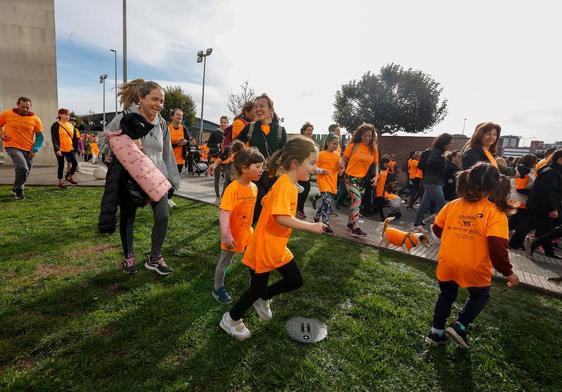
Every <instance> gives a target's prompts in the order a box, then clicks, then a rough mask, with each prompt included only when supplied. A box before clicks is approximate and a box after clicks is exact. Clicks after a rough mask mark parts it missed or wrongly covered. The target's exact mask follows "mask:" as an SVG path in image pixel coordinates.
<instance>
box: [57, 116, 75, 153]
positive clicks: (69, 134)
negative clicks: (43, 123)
mask: <svg viewBox="0 0 562 392" xmlns="http://www.w3.org/2000/svg"><path fill="white" fill-rule="evenodd" d="M57 123H58V124H59V150H60V152H70V151H73V150H74V146H73V145H72V139H73V138H74V132H77V131H76V130H75V129H74V125H72V123H69V122H62V121H57ZM77 137H78V135H77Z"/></svg>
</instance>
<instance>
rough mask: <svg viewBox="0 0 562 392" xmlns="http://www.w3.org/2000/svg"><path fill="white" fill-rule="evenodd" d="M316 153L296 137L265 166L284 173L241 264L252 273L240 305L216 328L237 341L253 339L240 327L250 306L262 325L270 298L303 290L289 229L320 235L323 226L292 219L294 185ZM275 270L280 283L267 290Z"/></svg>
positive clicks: (269, 315) (266, 203)
mask: <svg viewBox="0 0 562 392" xmlns="http://www.w3.org/2000/svg"><path fill="white" fill-rule="evenodd" d="M316 156H317V149H316V145H315V144H314V142H313V141H312V140H311V139H308V138H304V137H300V136H298V137H296V138H294V139H291V140H289V141H288V142H287V144H286V145H285V146H284V147H283V148H281V149H279V150H277V151H276V152H275V153H274V154H273V155H272V156H271V157H270V158H269V160H268V169H269V171H270V172H271V173H277V172H278V171H279V169H282V170H283V171H284V173H283V174H282V175H281V176H280V177H279V179H278V180H277V181H276V182H275V184H274V185H273V186H272V188H271V190H270V191H269V193H268V194H267V195H266V196H265V197H264V198H263V200H262V204H263V209H262V211H261V214H260V217H259V221H258V224H257V226H256V230H255V232H254V235H253V236H252V239H251V240H250V243H249V244H248V247H247V248H246V252H245V253H244V258H243V260H242V262H243V263H244V264H246V266H248V268H249V269H250V278H251V280H250V287H249V288H248V290H247V291H246V292H245V293H244V294H242V296H241V297H240V299H239V300H238V302H237V303H236V304H235V305H234V306H233V307H232V309H230V311H229V312H226V313H225V314H224V315H223V317H222V319H221V321H220V327H221V328H222V329H223V330H224V331H225V332H226V333H228V334H229V335H231V336H233V337H235V338H236V339H239V340H244V339H247V338H249V337H250V335H251V333H250V331H249V330H248V328H246V326H245V325H244V323H243V321H242V316H243V315H244V313H245V312H246V310H248V308H250V307H251V306H252V305H253V306H254V308H255V309H256V311H257V313H258V315H259V317H260V318H261V319H262V320H270V319H271V318H272V317H273V315H272V313H271V308H270V300H271V298H272V297H274V296H276V295H279V294H282V293H286V292H289V291H293V290H296V289H298V288H299V287H301V286H302V284H303V278H302V274H301V271H300V268H299V266H298V264H297V262H296V261H295V259H294V257H293V254H292V253H291V251H290V250H289V249H288V248H287V242H288V241H289V237H290V236H291V231H292V229H297V230H305V231H310V232H312V233H317V234H320V233H322V232H323V231H324V229H325V225H324V224H323V223H320V222H318V223H309V222H305V221H301V220H298V219H296V218H295V214H296V212H297V195H298V191H297V183H298V181H299V180H300V181H306V180H308V179H309V178H310V174H312V172H313V171H314V164H315V162H316ZM273 270H278V271H279V272H280V273H281V275H282V276H283V279H281V280H279V281H277V282H275V283H274V284H272V285H269V286H268V281H269V275H270V274H271V271H273Z"/></svg>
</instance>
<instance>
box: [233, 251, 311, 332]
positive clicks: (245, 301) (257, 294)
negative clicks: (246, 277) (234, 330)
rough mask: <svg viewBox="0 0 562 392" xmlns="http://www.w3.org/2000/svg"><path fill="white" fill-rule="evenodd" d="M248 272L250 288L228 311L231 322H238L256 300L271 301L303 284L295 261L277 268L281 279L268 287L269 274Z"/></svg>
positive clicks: (251, 270)
mask: <svg viewBox="0 0 562 392" xmlns="http://www.w3.org/2000/svg"><path fill="white" fill-rule="evenodd" d="M249 270H250V288H249V289H248V290H246V292H245V293H244V294H242V296H241V297H240V299H239V300H238V302H236V304H234V306H233V307H232V309H230V312H229V313H230V317H231V318H232V319H233V320H235V321H236V320H240V319H241V318H242V316H243V315H244V313H245V312H246V310H248V309H249V308H250V307H251V306H252V304H253V303H254V302H256V300H257V299H259V298H261V299H264V300H268V299H271V298H272V297H275V296H276V295H279V294H282V293H287V292H289V291H293V290H296V289H298V288H300V287H301V286H302V284H303V280H302V274H301V270H300V268H299V266H298V264H297V262H296V261H295V259H293V260H291V261H289V262H288V263H287V264H285V265H283V266H281V267H279V268H277V271H279V273H280V274H281V276H282V277H283V279H281V280H278V281H277V282H275V283H273V284H272V285H271V286H268V285H267V283H268V281H269V275H270V273H271V272H263V273H261V274H256V272H255V271H254V270H253V269H251V268H250V269H249Z"/></svg>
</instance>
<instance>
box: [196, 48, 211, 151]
mask: <svg viewBox="0 0 562 392" xmlns="http://www.w3.org/2000/svg"><path fill="white" fill-rule="evenodd" d="M211 53H213V48H207V50H206V51H205V52H203V51H202V50H200V51H199V52H197V62H198V63H200V62H203V92H202V93H201V119H200V120H201V121H200V124H201V127H200V129H199V138H198V141H199V143H201V138H202V137H203V106H204V104H205V68H206V66H207V56H210V55H211Z"/></svg>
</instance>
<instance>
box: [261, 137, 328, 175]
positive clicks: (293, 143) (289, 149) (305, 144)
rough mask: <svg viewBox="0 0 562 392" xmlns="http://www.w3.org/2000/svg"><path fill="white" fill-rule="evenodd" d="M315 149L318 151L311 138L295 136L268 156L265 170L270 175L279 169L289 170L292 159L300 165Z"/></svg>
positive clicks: (275, 173)
mask: <svg viewBox="0 0 562 392" xmlns="http://www.w3.org/2000/svg"><path fill="white" fill-rule="evenodd" d="M316 151H318V148H317V147H316V144H315V143H314V142H313V141H312V140H311V139H309V138H307V137H304V136H296V137H294V138H293V139H291V140H289V141H288V142H287V144H285V146H284V147H283V148H281V149H279V150H277V151H275V152H274V153H273V155H272V156H271V157H269V159H268V161H267V170H268V172H269V174H270V175H277V174H278V172H279V169H283V170H285V171H287V170H289V168H290V167H291V162H293V160H296V161H297V162H298V163H299V165H300V164H301V163H303V162H304V160H305V159H306V158H308V157H309V156H310V154H311V153H313V152H316Z"/></svg>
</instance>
